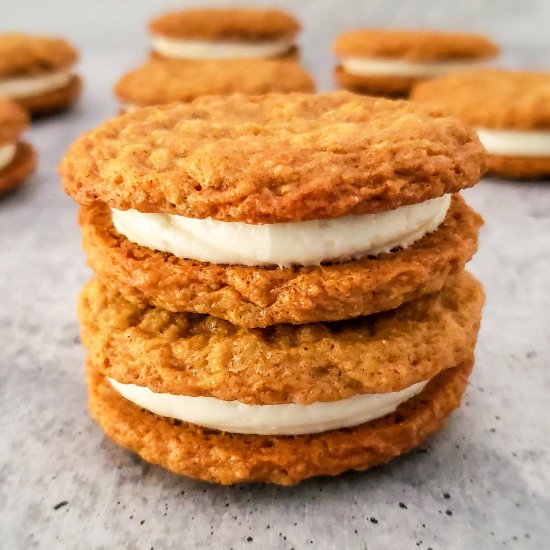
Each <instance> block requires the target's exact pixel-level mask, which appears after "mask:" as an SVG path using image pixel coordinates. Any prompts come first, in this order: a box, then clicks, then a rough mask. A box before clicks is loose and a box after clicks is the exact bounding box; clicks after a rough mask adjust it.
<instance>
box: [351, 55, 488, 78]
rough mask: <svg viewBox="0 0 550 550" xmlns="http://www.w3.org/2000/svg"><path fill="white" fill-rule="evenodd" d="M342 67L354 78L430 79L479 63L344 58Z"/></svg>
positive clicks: (479, 63)
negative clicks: (402, 77)
mask: <svg viewBox="0 0 550 550" xmlns="http://www.w3.org/2000/svg"><path fill="white" fill-rule="evenodd" d="M341 63H342V67H343V68H344V70H345V71H346V72H347V73H349V74H354V75H356V76H404V77H409V76H410V77H430V76H437V75H441V74H445V73H450V72H455V71H465V70H468V69H471V68H473V67H477V66H480V65H481V62H480V61H434V62H430V63H427V62H425V63H421V62H413V61H401V60H399V59H373V58H366V57H344V58H343V59H342V62H341Z"/></svg>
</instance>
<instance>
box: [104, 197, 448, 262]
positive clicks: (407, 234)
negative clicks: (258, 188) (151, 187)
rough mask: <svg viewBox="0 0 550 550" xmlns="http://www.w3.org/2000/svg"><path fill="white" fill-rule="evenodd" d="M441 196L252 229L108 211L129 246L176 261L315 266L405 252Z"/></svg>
mask: <svg viewBox="0 0 550 550" xmlns="http://www.w3.org/2000/svg"><path fill="white" fill-rule="evenodd" d="M450 202H451V196H450V195H444V196H442V197H438V198H436V199H431V200H428V201H425V202H422V203H419V204H413V205H410V206H402V207H401V208H397V209H395V210H390V211H389V212H380V213H378V214H366V215H360V216H344V217H342V218H336V219H329V220H311V221H305V222H298V223H276V224H263V225H253V224H246V223H241V222H223V221H218V220H213V219H211V218H206V219H195V218H187V217H184V216H177V215H172V214H146V213H143V212H138V211H137V210H116V209H113V211H112V212H113V223H114V226H115V228H116V230H117V231H118V232H119V233H121V234H122V235H124V236H125V237H126V238H127V239H129V240H130V241H132V242H133V243H136V244H139V245H141V246H146V247H148V248H152V249H154V250H159V251H161V252H169V253H171V254H174V255H175V256H177V257H178V258H185V259H192V260H198V261H201V262H212V263H217V264H239V265H279V266H291V265H319V264H320V263H321V262H325V261H330V260H333V261H335V260H349V259H352V258H360V257H364V256H370V255H376V254H381V253H383V252H389V251H390V250H392V249H394V248H397V247H403V248H404V247H407V246H409V245H411V244H412V243H414V242H415V241H417V240H419V239H421V238H422V237H423V236H424V235H426V234H427V233H430V232H432V231H434V230H435V229H437V227H438V226H439V225H440V224H441V222H442V221H443V220H444V219H445V215H446V213H447V210H448V208H449V205H450Z"/></svg>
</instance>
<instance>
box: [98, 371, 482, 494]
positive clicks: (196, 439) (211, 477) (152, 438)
mask: <svg viewBox="0 0 550 550" xmlns="http://www.w3.org/2000/svg"><path fill="white" fill-rule="evenodd" d="M472 365H473V361H471V360H469V361H465V362H463V363H461V364H460V365H457V366H456V367H454V368H450V369H446V370H445V371H443V372H442V373H440V374H438V375H437V376H436V377H435V378H434V379H432V380H431V381H430V382H429V383H428V384H427V385H426V386H425V388H424V389H423V390H422V391H421V392H420V393H419V394H417V395H416V396H414V397H412V398H411V399H408V400H407V401H405V402H404V403H402V404H401V405H399V406H398V407H397V409H396V410H395V411H393V412H391V413H389V414H387V415H385V416H383V417H381V418H378V419H375V420H372V421H370V422H367V423H363V424H360V425H358V426H354V427H349V428H343V429H338V430H331V431H327V432H321V433H316V434H305V435H296V436H272V435H250V434H235V433H228V432H223V431H218V430H212V429H209V428H204V427H201V426H198V425H196V424H190V423H187V422H182V421H181V420H177V419H173V418H168V417H163V416H160V415H157V414H154V413H151V412H149V411H148V410H146V409H144V408H142V407H139V406H137V405H135V404H133V403H132V402H130V401H128V400H127V399H125V398H124V397H122V396H121V395H120V393H118V392H117V390H115V389H114V387H113V386H112V385H111V384H110V383H109V381H108V380H107V379H106V378H105V377H104V376H102V375H101V374H100V373H99V372H98V371H97V370H96V369H95V368H94V365H93V364H92V363H91V362H89V364H88V384H89V392H90V397H89V404H90V410H91V413H92V416H93V417H94V418H95V419H96V420H97V421H98V422H99V424H100V425H101V426H102V427H103V429H104V430H105V432H106V433H107V435H108V436H109V437H110V438H112V439H113V440H114V441H116V442H117V443H119V444H120V445H122V446H124V447H126V448H128V449H130V450H132V451H134V452H136V453H138V454H139V455H140V456H141V457H142V458H143V459H145V460H147V461H148V462H152V463H154V464H159V465H160V466H163V467H164V468H167V469H169V470H171V471H173V472H175V473H178V474H183V475H186V476H190V477H193V478H197V479H202V480H205V481H210V482H216V483H221V484H233V483H239V482H252V481H266V482H271V483H277V484H280V485H292V484H295V483H298V482H300V481H302V480H304V479H307V478H310V477H313V476H323V475H337V474H339V473H342V472H344V471H346V470H366V469H368V468H370V467H372V466H375V465H378V464H382V463H385V462H387V461H388V460H390V459H392V458H394V457H396V456H399V455H401V454H403V453H405V452H407V451H410V450H411V449H413V448H415V447H417V446H418V445H420V444H421V443H422V442H423V441H424V440H425V439H426V437H428V436H429V435H431V434H432V433H434V432H436V431H438V430H439V429H441V428H442V427H443V425H444V423H445V421H446V419H447V417H448V416H449V415H450V413H451V412H452V411H453V410H454V409H456V408H457V407H458V406H459V404H460V401H461V398H462V394H463V393H464V390H465V388H466V383H467V380H468V376H469V374H470V371H471V368H472Z"/></svg>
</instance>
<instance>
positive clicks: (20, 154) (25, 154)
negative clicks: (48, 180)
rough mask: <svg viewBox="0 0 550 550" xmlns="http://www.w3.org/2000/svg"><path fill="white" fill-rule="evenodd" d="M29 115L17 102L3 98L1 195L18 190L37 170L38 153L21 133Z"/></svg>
mask: <svg viewBox="0 0 550 550" xmlns="http://www.w3.org/2000/svg"><path fill="white" fill-rule="evenodd" d="M28 125H29V116H28V114H27V113H26V111H24V110H23V108H22V107H20V106H19V105H18V104H17V103H14V102H13V101H11V100H10V99H1V98H0V195H1V194H3V193H5V192H7V191H11V190H12V189H15V188H16V187H19V185H21V184H22V183H23V182H24V181H25V179H26V178H27V177H29V176H30V175H31V174H32V173H33V172H34V169H35V167H36V162H37V154H36V152H35V150H34V149H33V148H32V146H31V145H29V144H28V143H27V142H26V141H22V140H21V134H22V133H23V132H24V130H25V129H26V128H27V126H28Z"/></svg>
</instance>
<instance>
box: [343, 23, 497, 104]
mask: <svg viewBox="0 0 550 550" xmlns="http://www.w3.org/2000/svg"><path fill="white" fill-rule="evenodd" d="M334 53H335V54H336V55H337V56H338V57H339V58H340V63H339V65H338V66H337V67H336V68H335V71H334V76H335V79H336V81H337V82H338V84H340V86H342V87H344V88H346V89H348V90H351V91H355V92H358V93H364V94H369V95H382V96H389V97H402V96H407V95H408V94H409V92H410V90H411V88H412V87H413V85H414V84H416V83H417V82H419V81H422V80H425V79H429V78H434V77H437V76H440V75H443V74H447V73H454V72H462V71H464V70H469V69H472V68H475V67H476V66H479V65H480V64H482V63H485V62H486V61H487V60H489V59H492V58H494V57H495V56H496V55H497V54H498V53H499V48H498V47H497V46H496V45H495V44H494V43H493V42H492V41H491V40H489V39H488V38H486V37H484V36H480V35H477V34H464V33H450V32H435V31H412V30H408V31H407V30H388V29H385V30H382V29H360V30H355V31H350V32H346V33H343V34H341V35H340V36H339V37H338V38H337V39H336V41H335V42H334Z"/></svg>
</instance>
